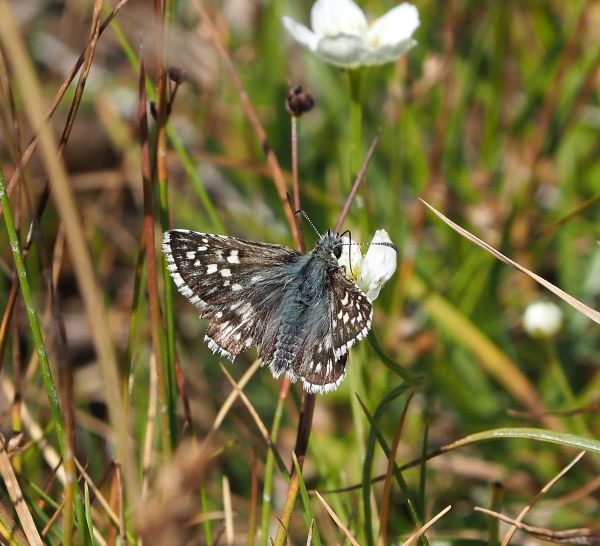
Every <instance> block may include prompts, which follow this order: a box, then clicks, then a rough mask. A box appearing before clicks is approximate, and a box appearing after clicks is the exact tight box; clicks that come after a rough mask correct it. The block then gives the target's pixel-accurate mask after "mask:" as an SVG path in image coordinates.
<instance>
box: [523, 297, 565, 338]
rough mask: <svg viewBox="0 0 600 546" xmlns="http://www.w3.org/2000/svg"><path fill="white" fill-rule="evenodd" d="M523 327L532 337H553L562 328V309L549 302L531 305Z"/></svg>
mask: <svg viewBox="0 0 600 546" xmlns="http://www.w3.org/2000/svg"><path fill="white" fill-rule="evenodd" d="M523 326H524V328H525V330H526V331H527V333H528V334H529V335H530V336H533V337H539V338H550V337H553V336H554V335H556V333H557V332H558V331H559V330H560V327H561V326H562V311H561V310H560V307H558V306H557V305H555V304H554V303H551V302H549V301H537V302H534V303H531V304H530V305H529V306H528V307H527V309H525V314H524V315H523Z"/></svg>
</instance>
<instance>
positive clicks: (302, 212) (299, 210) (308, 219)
mask: <svg viewBox="0 0 600 546" xmlns="http://www.w3.org/2000/svg"><path fill="white" fill-rule="evenodd" d="M296 214H302V216H304V218H306V221H307V222H308V223H309V224H310V226H311V227H312V228H313V229H314V230H315V233H316V234H317V235H318V236H319V239H321V238H322V237H323V236H322V235H321V234H320V233H319V230H318V229H317V228H316V227H315V225H314V224H313V223H312V221H311V219H310V218H309V217H308V214H306V212H304V211H303V210H302V209H298V210H297V211H296V212H294V215H296Z"/></svg>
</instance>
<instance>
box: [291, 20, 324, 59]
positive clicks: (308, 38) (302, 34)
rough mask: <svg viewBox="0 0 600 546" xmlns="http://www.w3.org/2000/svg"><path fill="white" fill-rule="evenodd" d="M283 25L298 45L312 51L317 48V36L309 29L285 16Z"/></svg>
mask: <svg viewBox="0 0 600 546" xmlns="http://www.w3.org/2000/svg"><path fill="white" fill-rule="evenodd" d="M283 25H284V26H285V28H286V29H287V30H288V32H289V33H290V34H291V35H292V36H293V37H294V39H295V40H296V41H297V42H298V43H299V44H300V45H303V46H304V47H306V48H307V49H309V50H310V51H313V52H314V51H316V50H317V44H318V42H319V37H318V36H317V35H316V34H315V33H314V32H312V31H311V30H310V29H308V28H306V27H305V26H304V25H301V24H300V23H297V22H296V21H294V20H293V19H292V18H291V17H287V16H284V17H283Z"/></svg>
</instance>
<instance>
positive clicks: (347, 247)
mask: <svg viewBox="0 0 600 546" xmlns="http://www.w3.org/2000/svg"><path fill="white" fill-rule="evenodd" d="M342 240H343V241H344V243H345V244H344V246H343V247H342V253H341V254H340V257H339V258H338V264H340V265H341V266H342V267H343V268H344V269H345V270H346V276H348V277H349V278H351V279H354V280H356V278H357V277H358V274H359V273H360V264H361V262H362V260H363V257H362V252H361V251H360V247H359V246H358V245H357V244H350V238H349V237H346V236H344V237H342ZM352 242H353V243H356V241H352Z"/></svg>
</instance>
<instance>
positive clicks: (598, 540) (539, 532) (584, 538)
mask: <svg viewBox="0 0 600 546" xmlns="http://www.w3.org/2000/svg"><path fill="white" fill-rule="evenodd" d="M475 511H476V512H481V513H482V514H487V515H488V516H493V517H495V518H498V519H499V520H500V521H503V522H505V523H509V524H511V525H514V526H515V527H517V528H519V529H520V530H521V531H525V532H526V533H529V534H530V535H533V536H534V537H536V538H539V539H541V540H545V541H547V542H554V543H555V544H584V545H597V544H600V528H598V529H596V528H590V527H581V528H579V529H566V530H564V531H553V530H552V529H546V528H545V527H534V526H533V525H527V524H525V523H521V522H520V521H516V520H514V519H512V518H509V517H508V516H505V515H503V514H500V513H498V512H494V511H493V510H488V509H487V508H483V507H481V506H476V507H475Z"/></svg>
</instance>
